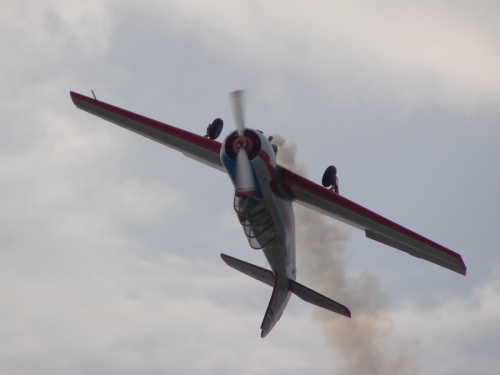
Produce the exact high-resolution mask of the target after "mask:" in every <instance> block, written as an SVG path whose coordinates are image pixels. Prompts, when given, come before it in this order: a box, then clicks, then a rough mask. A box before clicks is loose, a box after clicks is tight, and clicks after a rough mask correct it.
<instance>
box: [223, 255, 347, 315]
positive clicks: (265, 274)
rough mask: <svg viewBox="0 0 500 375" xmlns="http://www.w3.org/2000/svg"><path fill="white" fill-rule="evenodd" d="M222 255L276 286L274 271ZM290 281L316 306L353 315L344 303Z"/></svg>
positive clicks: (291, 286)
mask: <svg viewBox="0 0 500 375" xmlns="http://www.w3.org/2000/svg"><path fill="white" fill-rule="evenodd" d="M220 256H221V258H222V260H223V261H224V262H226V264H227V265H228V266H229V267H232V268H234V269H235V270H238V271H240V272H243V273H244V274H245V275H248V276H250V277H253V278H254V279H256V280H259V281H262V282H263V283H264V284H267V285H269V286H271V287H274V274H273V272H272V271H269V270H266V269H265V268H262V267H259V266H256V265H254V264H251V263H247V262H244V261H242V260H239V259H236V258H233V257H230V256H229V255H226V254H221V255H220ZM288 282H289V289H290V291H291V292H292V293H293V294H295V295H296V296H297V297H299V298H300V299H302V300H304V301H306V302H309V303H311V304H313V305H315V306H319V307H322V308H324V309H327V310H329V311H333V312H335V313H337V314H340V315H343V316H347V317H348V318H350V317H351V312H350V311H349V309H348V308H347V307H345V306H344V305H341V304H340V303H338V302H335V301H334V300H331V299H330V298H328V297H325V296H324V295H322V294H319V293H318V292H315V291H314V290H312V289H309V288H308V287H306V286H304V285H302V284H299V283H298V282H296V281H294V280H290V279H289V280H288Z"/></svg>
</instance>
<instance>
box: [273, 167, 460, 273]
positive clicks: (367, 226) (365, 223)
mask: <svg viewBox="0 0 500 375" xmlns="http://www.w3.org/2000/svg"><path fill="white" fill-rule="evenodd" d="M280 169H281V171H280V175H281V183H282V188H283V190H284V191H285V192H286V193H287V194H288V195H289V196H290V197H291V198H293V199H295V200H297V202H298V203H301V204H303V205H305V206H307V207H310V208H312V209H314V210H316V211H319V212H322V213H324V214H326V215H328V216H331V217H334V218H336V219H338V220H341V221H343V222H345V223H347V224H350V225H352V226H354V227H357V228H359V229H362V230H364V231H365V232H366V235H367V237H368V238H371V239H374V240H376V241H378V242H381V243H384V244H386V245H389V246H392V247H395V248H397V249H399V250H403V251H406V252H408V253H410V254H411V255H414V256H417V257H420V258H423V259H426V260H429V261H430V262H433V263H436V264H438V265H440V266H443V267H446V268H448V269H451V270H453V271H455V272H458V273H460V274H463V275H465V273H466V266H465V263H464V261H463V259H462V257H461V256H460V254H457V253H455V252H453V251H451V250H450V249H447V248H446V247H444V246H441V245H439V244H437V243H436V242H433V241H431V240H429V239H427V238H425V237H423V236H421V235H419V234H417V233H415V232H413V231H411V230H409V229H407V228H405V227H403V226H401V225H399V224H396V223H395V222H393V221H391V220H388V219H386V218H385V217H383V216H381V215H378V214H376V213H375V212H373V211H370V210H368V209H366V208H364V207H363V206H360V205H359V204H356V203H354V202H352V201H350V200H349V199H347V198H344V197H342V196H341V195H338V194H335V193H333V192H331V191H330V190H328V189H325V188H324V187H322V186H319V185H318V184H315V183H314V182H312V181H309V180H308V179H306V178H304V177H302V176H300V175H297V174H295V173H293V172H291V171H289V170H287V169H285V168H282V167H280Z"/></svg>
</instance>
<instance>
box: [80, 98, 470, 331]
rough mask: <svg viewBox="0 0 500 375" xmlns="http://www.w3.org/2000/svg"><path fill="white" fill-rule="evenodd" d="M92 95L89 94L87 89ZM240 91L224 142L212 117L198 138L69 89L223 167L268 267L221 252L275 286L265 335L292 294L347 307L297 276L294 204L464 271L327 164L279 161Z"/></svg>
mask: <svg viewBox="0 0 500 375" xmlns="http://www.w3.org/2000/svg"><path fill="white" fill-rule="evenodd" d="M92 94H94V92H93V91H92ZM243 95H244V93H243V91H241V90H240V91H234V92H232V93H231V94H230V98H231V103H232V107H233V113H234V117H235V125H236V130H235V131H233V132H231V133H230V134H229V135H228V136H227V137H226V138H225V139H224V141H223V142H222V143H220V142H218V141H216V139H217V138H218V137H219V135H220V133H221V131H222V128H223V121H222V119H220V118H217V119H215V120H214V121H213V122H212V123H211V124H210V125H209V126H208V128H207V134H206V135H204V136H202V135H198V134H194V133H191V132H188V131H186V130H182V129H179V128H176V127H174V126H171V125H168V124H165V123H162V122H159V121H156V120H153V119H150V118H147V117H144V116H141V115H139V114H136V113H133V112H130V111H127V110H125V109H122V108H119V107H115V106H113V105H110V104H108V103H104V102H102V101H99V100H97V98H96V97H95V95H94V98H91V97H88V96H84V95H81V94H78V93H75V92H70V96H71V99H72V101H73V103H74V104H75V105H76V107H78V108H79V109H81V110H84V111H86V112H89V113H91V114H93V115H95V116H98V117H101V118H102V119H104V120H107V121H110V122H112V123H114V124H116V125H119V126H121V127H123V128H125V129H128V130H131V131H133V132H135V133H138V134H140V135H142V136H144V137H147V138H149V139H152V140H154V141H156V142H159V143H161V144H163V145H165V146H168V147H170V148H173V149H175V150H178V151H180V152H182V153H183V154H184V155H186V156H188V157H190V158H192V159H194V160H197V161H199V162H201V163H204V164H206V165H209V166H211V167H213V168H215V169H218V170H220V171H222V172H226V173H227V174H228V175H229V178H230V179H231V181H232V183H233V185H234V188H235V193H234V210H235V211H236V215H237V217H238V220H239V221H240V223H241V225H242V227H243V231H244V233H245V235H246V237H247V239H248V242H249V245H250V247H252V248H253V249H260V250H262V252H263V253H264V256H265V257H266V259H267V262H268V263H269V265H270V268H271V270H268V269H266V268H262V267H258V266H256V265H253V264H250V263H247V262H244V261H242V260H239V259H237V258H234V257H231V256H229V255H226V254H221V258H222V260H223V261H224V262H225V263H226V264H227V265H228V266H230V267H232V268H234V269H236V270H238V271H240V272H242V273H244V274H246V275H248V276H250V277H253V278H254V279H256V280H259V281H261V282H263V283H264V284H267V285H269V286H270V287H272V288H273V291H272V294H271V298H270V301H269V304H268V307H267V310H266V312H265V314H264V319H263V320H262V324H261V327H260V328H261V337H262V338H264V337H265V336H267V335H268V334H269V332H270V331H271V330H272V329H273V327H274V326H275V325H276V323H277V322H278V320H279V319H280V318H281V316H282V314H283V311H284V310H285V307H286V306H287V303H288V301H289V299H290V296H291V295H292V294H295V295H296V296H297V297H299V298H301V299H302V300H304V301H306V302H309V303H311V304H313V305H316V306H319V307H322V308H324V309H327V310H330V311H332V312H335V313H338V314H340V315H343V316H345V317H348V318H350V317H351V312H350V311H349V309H348V308H347V307H346V306H344V305H342V304H340V303H338V302H336V301H334V300H332V299H330V298H328V297H326V296H323V295H321V294H319V293H317V292H315V291H314V290H311V289H309V288H307V287H306V286H304V285H302V284H300V283H298V282H297V281H296V274H297V271H296V262H295V224H294V213H293V207H292V202H296V203H298V204H301V205H303V206H306V207H309V208H311V209H313V210H315V211H318V212H320V213H323V214H325V215H328V216H330V217H332V218H334V219H337V220H339V221H342V222H344V223H347V224H349V225H351V226H353V227H355V228H358V229H361V230H363V231H364V232H365V235H366V237H368V238H369V239H372V240H375V241H378V242H380V243H382V244H385V245H388V246H391V247H393V248H396V249H398V250H401V251H404V252H406V253H408V254H410V255H412V256H414V257H417V258H422V259H424V260H427V261H429V262H432V263H435V264H437V265H439V266H442V267H444V268H447V269H449V270H451V271H455V272H457V273H459V274H462V275H464V276H465V274H466V266H465V263H464V261H463V259H462V257H461V256H460V254H457V253H455V252H453V251H451V250H449V249H447V248H445V247H443V246H441V245H439V244H437V243H435V242H433V241H431V240H429V239H427V238H425V237H423V236H421V235H419V234H417V233H415V232H412V231H411V230H409V229H406V228H404V227H403V226H401V225H399V224H396V223H394V222H392V221H390V220H388V219H386V218H385V217H382V216H380V215H378V214H376V213H375V212H373V211H370V210H368V209H366V208H364V207H362V206H360V205H359V204H356V203H355V202H353V201H351V200H349V199H347V198H345V197H343V196H341V195H340V194H339V190H338V178H337V175H336V174H337V170H336V168H335V167H334V166H329V167H328V168H327V169H326V171H325V173H324V175H323V179H322V186H320V185H318V184H316V183H314V182H312V181H310V180H308V179H306V178H304V177H302V176H300V175H298V174H296V173H294V172H292V171H290V170H288V169H286V168H284V167H282V166H280V165H279V164H278V163H277V162H276V153H277V152H279V150H278V148H277V146H276V145H275V144H273V143H272V137H268V138H266V136H264V134H263V133H262V132H261V131H259V130H255V129H250V128H247V127H245V121H244V115H243V110H244V108H243Z"/></svg>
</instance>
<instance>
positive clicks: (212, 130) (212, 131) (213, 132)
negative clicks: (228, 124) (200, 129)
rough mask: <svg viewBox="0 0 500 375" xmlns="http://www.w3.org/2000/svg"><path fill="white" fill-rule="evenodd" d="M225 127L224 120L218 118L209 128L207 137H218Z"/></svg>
mask: <svg viewBox="0 0 500 375" xmlns="http://www.w3.org/2000/svg"><path fill="white" fill-rule="evenodd" d="M223 127H224V121H222V119H220V118H216V119H215V120H214V121H213V122H212V123H211V124H210V125H208V128H207V135H206V137H208V138H210V139H217V138H218V137H219V135H220V133H221V132H222V128H223Z"/></svg>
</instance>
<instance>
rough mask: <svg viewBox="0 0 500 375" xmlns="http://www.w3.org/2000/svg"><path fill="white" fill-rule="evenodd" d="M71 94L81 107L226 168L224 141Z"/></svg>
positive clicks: (200, 159)
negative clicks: (222, 152) (221, 149)
mask: <svg viewBox="0 0 500 375" xmlns="http://www.w3.org/2000/svg"><path fill="white" fill-rule="evenodd" d="M70 96H71V100H73V103H75V105H76V106H77V107H78V108H80V109H81V110H84V111H86V112H89V113H91V114H93V115H95V116H98V117H101V118H103V119H104V120H107V121H110V122H112V123H114V124H116V125H119V126H121V127H123V128H125V129H128V130H131V131H133V132H135V133H137V134H140V135H143V136H144V137H146V138H149V139H152V140H153V141H156V142H159V143H161V144H163V145H165V146H168V147H171V148H173V149H175V150H177V151H180V152H182V153H183V154H184V155H186V156H188V157H190V158H192V159H195V160H197V161H199V162H201V163H204V164H206V165H209V166H211V167H213V168H216V169H218V170H220V171H223V172H225V169H224V167H223V166H222V163H221V161H220V148H221V144H220V142H217V141H214V140H211V139H209V138H205V137H202V136H201V135H197V134H194V133H191V132H188V131H186V130H182V129H179V128H176V127H174V126H171V125H167V124H164V123H162V122H159V121H156V120H152V119H150V118H147V117H144V116H141V115H138V114H136V113H133V112H130V111H127V110H125V109H122V108H118V107H115V106H113V105H111V104H107V103H104V102H101V101H98V100H96V99H93V98H90V97H88V96H84V95H81V94H78V93H76V92H73V91H70Z"/></svg>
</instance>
